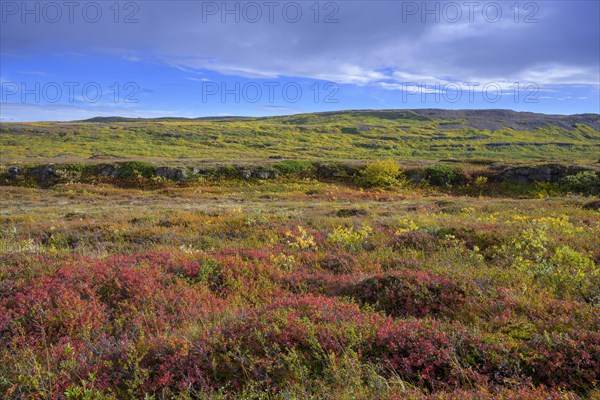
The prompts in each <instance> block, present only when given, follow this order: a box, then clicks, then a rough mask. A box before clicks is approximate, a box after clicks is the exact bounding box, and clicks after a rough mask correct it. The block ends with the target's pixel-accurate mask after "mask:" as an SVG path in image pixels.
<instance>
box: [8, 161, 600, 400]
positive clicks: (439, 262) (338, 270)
mask: <svg viewBox="0 0 600 400" xmlns="http://www.w3.org/2000/svg"><path fill="white" fill-rule="evenodd" d="M373 165H374V167H371V168H370V170H368V171H369V172H366V173H363V174H359V175H357V178H356V180H351V181H348V182H343V181H329V182H327V181H319V180H315V179H311V178H299V177H295V175H292V176H290V177H280V178H276V179H269V180H258V179H250V180H248V181H242V180H238V179H214V180H198V181H194V182H186V183H176V182H172V183H169V182H166V181H163V182H159V183H158V184H157V183H152V181H151V180H150V179H151V178H144V177H138V178H136V179H137V181H135V182H134V183H135V184H134V185H132V186H129V187H125V186H126V185H125V183H123V184H114V182H110V181H109V182H94V183H93V184H92V183H87V184H86V183H78V182H72V183H56V184H54V185H52V186H50V187H46V188H37V187H27V186H18V185H16V186H15V185H12V186H4V187H2V188H1V192H2V198H3V214H2V217H1V223H2V232H1V236H0V244H1V249H0V251H1V255H0V258H1V260H2V263H1V265H2V269H1V272H0V292H1V294H2V295H1V301H0V309H1V312H0V341H1V344H2V345H1V346H0V348H1V349H2V350H1V352H0V358H1V360H2V362H0V390H1V392H2V396H3V397H4V398H15V399H17V398H39V399H42V398H55V399H117V398H119V399H120V398H154V399H171V398H180V399H185V398H206V399H226V398H232V399H233V398H236V399H237V398H248V399H250V398H273V399H284V398H348V399H350V398H365V399H366V398H382V399H383V398H397V399H468V398H473V399H475V398H477V399H496V398H501V399H553V398H556V399H579V398H583V399H585V398H590V399H591V398H595V397H597V396H598V379H599V376H600V334H599V333H598V332H600V318H599V317H600V311H599V308H598V307H599V305H600V292H599V289H598V288H600V284H599V282H600V271H599V269H598V262H599V261H600V253H599V252H598V249H599V248H600V240H599V237H600V235H598V232H599V231H600V229H599V228H600V215H599V214H598V211H597V210H595V209H594V208H593V207H590V206H589V205H590V204H592V203H593V199H592V198H590V197H588V196H586V195H585V194H578V193H569V194H565V193H563V192H561V194H552V192H550V193H549V192H548V188H547V187H545V188H544V187H539V186H533V187H532V188H531V189H530V190H531V191H530V192H524V191H518V188H517V187H504V188H503V189H500V187H499V186H495V184H493V183H488V182H475V179H473V178H472V177H471V178H467V181H466V182H463V183H444V184H443V185H435V184H433V183H427V182H424V183H422V184H417V185H415V184H413V183H411V182H408V181H406V180H404V179H402V176H398V177H397V178H395V179H394V180H389V179H385V177H386V176H389V172H390V171H391V173H392V174H393V175H394V176H395V177H396V175H398V174H399V173H401V171H397V170H396V169H394V168H393V167H391V168H390V166H386V165H385V163H384V162H382V163H379V164H377V163H375V164H373ZM289 168H290V169H293V171H291V173H298V170H301V169H302V165H301V164H300V165H298V164H293V165H291V166H289ZM439 171H441V172H440V173H444V171H445V170H443V169H439ZM381 174H383V177H384V179H383V180H381V179H380V178H381V176H380V175H381ZM365 177H370V178H373V179H375V180H376V181H381V182H383V183H382V184H381V185H375V186H373V185H366V186H367V187H365V185H363V184H362V182H363V181H362V179H365ZM129 182H133V181H129ZM557 188H558V186H557Z"/></svg>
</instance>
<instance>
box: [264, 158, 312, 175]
mask: <svg viewBox="0 0 600 400" xmlns="http://www.w3.org/2000/svg"><path fill="white" fill-rule="evenodd" d="M272 167H273V169H274V170H275V171H277V172H278V173H279V174H281V175H298V174H301V173H302V172H305V171H307V170H308V169H310V168H311V167H312V163H311V162H310V161H301V160H284V161H280V162H278V163H275V164H273V165H272Z"/></svg>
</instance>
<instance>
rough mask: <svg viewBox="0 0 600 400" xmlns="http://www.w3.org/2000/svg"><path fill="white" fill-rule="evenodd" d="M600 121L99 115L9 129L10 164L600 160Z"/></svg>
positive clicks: (484, 116)
mask: <svg viewBox="0 0 600 400" xmlns="http://www.w3.org/2000/svg"><path fill="white" fill-rule="evenodd" d="M599 121H600V116H599V115H598V114H580V115H573V116H556V115H544V114H533V113H517V112H513V111H507V110H471V111H467V110H463V111H460V110H459V111H444V110H412V111H411V110H382V111H370V110H364V111H342V112H328V113H315V114H300V115H291V116H280V117H263V118H246V117H238V118H232V117H228V118H199V119H184V118H159V119H148V120H145V119H130V118H119V117H107V118H103V117H99V118H94V119H91V120H87V121H76V122H36V123H2V124H0V157H1V158H2V160H3V162H4V163H9V162H19V161H21V162H42V161H44V162H47V161H51V162H73V161H82V160H84V159H89V158H92V159H103V160H106V159H138V160H139V159H164V160H181V161H182V162H185V160H188V159H190V160H194V159H196V160H197V159H202V160H207V161H210V160H247V161H257V160H265V159H269V158H300V159H309V160H314V159H328V160H364V159H376V158H396V159H404V160H437V159H443V158H456V159H477V158H486V159H500V160H522V161H538V160H559V161H572V162H595V161H597V160H598V154H599V150H600V133H599V126H600V125H599Z"/></svg>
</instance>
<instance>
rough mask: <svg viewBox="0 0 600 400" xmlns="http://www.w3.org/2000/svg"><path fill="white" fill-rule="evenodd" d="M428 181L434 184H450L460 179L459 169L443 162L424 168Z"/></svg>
mask: <svg viewBox="0 0 600 400" xmlns="http://www.w3.org/2000/svg"><path fill="white" fill-rule="evenodd" d="M425 176H426V178H427V180H428V181H429V183H431V184H432V185H435V186H451V185H453V184H456V183H458V182H459V180H460V176H461V171H460V170H458V169H457V168H455V167H451V166H449V165H445V164H437V165H434V166H431V167H428V168H427V169H425Z"/></svg>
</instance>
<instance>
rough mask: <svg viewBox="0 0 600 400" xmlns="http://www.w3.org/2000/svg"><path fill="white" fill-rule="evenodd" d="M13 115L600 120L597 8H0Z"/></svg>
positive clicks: (7, 114)
mask: <svg viewBox="0 0 600 400" xmlns="http://www.w3.org/2000/svg"><path fill="white" fill-rule="evenodd" d="M0 6H1V8H0V11H1V15H0V21H1V27H0V45H1V46H0V49H1V50H0V56H1V59H0V66H1V69H0V83H1V86H0V102H1V104H0V105H1V110H0V111H1V113H0V118H2V121H36V120H75V119H84V118H89V117H93V116H98V115H100V116H109V115H121V116H132V117H160V116H183V117H200V116H213V115H215V116H218V115H256V116H263V115H281V114H291V113H300V112H313V111H327V110H342V109H365V108H376V109H381V108H384V109H389V108H451V109H457V108H508V109H514V110H522V111H535V112H544V113H553V114H574V113H584V112H595V113H598V112H599V111H600V94H599V93H600V92H599V89H600V1H597V0H592V1H564V2H563V1H547V0H545V1H475V2H467V1H428V2H423V1H418V2H411V1H360V0H358V1H356V0H344V1H321V2H315V1H312V0H311V1H295V2H294V1H281V2H280V1H271V2H267V1H256V2H252V1H250V2H248V1H243V2H239V1H238V2H236V1H226V2H224V1H217V2H212V1H158V0H151V1H120V2H115V1H112V0H111V1H96V2H88V1H81V2H77V1H76V2H71V3H68V2H63V1H57V2H48V1H44V2H34V1H29V2H22V1H6V0H0Z"/></svg>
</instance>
